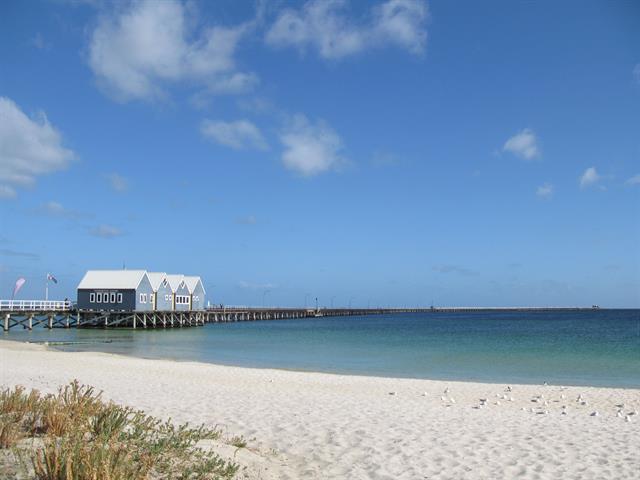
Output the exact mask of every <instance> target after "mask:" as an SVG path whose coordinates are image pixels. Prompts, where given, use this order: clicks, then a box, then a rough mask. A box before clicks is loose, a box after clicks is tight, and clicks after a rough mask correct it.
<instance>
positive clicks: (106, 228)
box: [89, 225, 122, 238]
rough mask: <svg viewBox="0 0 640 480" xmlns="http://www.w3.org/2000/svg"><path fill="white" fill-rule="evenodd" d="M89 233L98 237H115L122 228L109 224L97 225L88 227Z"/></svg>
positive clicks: (119, 233) (119, 234) (120, 233)
mask: <svg viewBox="0 0 640 480" xmlns="http://www.w3.org/2000/svg"><path fill="white" fill-rule="evenodd" d="M89 234H90V235H93V236H94V237H100V238H115V237H119V236H121V235H122V230H120V229H119V228H117V227H113V226H111V225H98V226H97V227H93V228H90V229H89Z"/></svg>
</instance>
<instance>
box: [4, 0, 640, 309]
mask: <svg viewBox="0 0 640 480" xmlns="http://www.w3.org/2000/svg"><path fill="white" fill-rule="evenodd" d="M0 226H1V228H0V298H10V296H11V293H12V290H13V286H14V284H15V282H16V279H18V278H20V277H23V278H25V279H26V283H25V285H24V287H23V288H22V290H21V291H20V292H19V293H18V295H17V298H20V299H41V298H43V297H44V289H45V283H46V276H47V273H51V274H53V275H54V276H55V277H56V279H57V280H58V283H57V284H51V285H50V297H51V298H60V299H61V298H64V297H68V298H75V288H76V286H77V284H78V282H79V281H80V279H81V278H82V275H83V274H84V272H85V271H86V270H88V269H121V268H128V269H146V270H149V271H163V272H169V273H184V274H192V275H200V276H202V277H203V282H204V285H205V288H206V289H207V294H208V297H207V298H208V300H209V301H211V302H212V303H213V302H215V303H225V304H228V305H270V306H274V305H278V306H300V305H304V304H308V305H313V304H314V303H315V298H316V297H317V298H318V302H319V304H320V305H326V306H331V305H333V306H348V305H351V306H361V307H366V306H370V307H376V306H429V305H439V306H468V305H475V306H591V305H592V304H598V305H600V306H602V307H621V308H634V307H635V308H638V307H640V4H638V2H632V1H621V2H609V1H600V2H595V1H566V2H553V1H540V2H523V1H506V0H505V1H495V2H476V1H456V2H450V1H445V0H438V1H435V0H434V1H429V2H425V1H421V0H376V1H370V2H364V1H355V2H347V1H341V0H327V1H324V2H321V1H313V0H312V1H307V2H284V1H278V0H265V1H256V2H249V1H248V2H236V1H231V0H220V1H217V2H205V1H186V2H185V1H179V0H163V1H159V0H157V1H144V0H141V1H119V2H102V1H99V0H95V1H82V0H67V1H64V0H49V1H43V2H38V1H37V0H34V1H32V2H22V1H18V0H6V1H3V2H0Z"/></svg>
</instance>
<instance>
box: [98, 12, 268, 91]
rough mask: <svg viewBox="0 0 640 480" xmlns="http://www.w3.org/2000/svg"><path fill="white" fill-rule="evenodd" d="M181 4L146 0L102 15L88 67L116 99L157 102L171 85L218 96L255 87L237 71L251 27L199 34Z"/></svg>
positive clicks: (219, 28)
mask: <svg viewBox="0 0 640 480" xmlns="http://www.w3.org/2000/svg"><path fill="white" fill-rule="evenodd" d="M194 25H195V22H194V19H193V18H191V17H190V16H189V15H188V9H187V8H186V7H185V6H184V5H183V4H182V3H181V2H180V1H179V0H165V1H161V2H158V1H153V0H141V1H137V2H132V3H131V4H130V5H128V6H127V7H126V8H116V9H115V12H114V13H112V14H105V15H103V16H102V17H101V18H100V20H99V22H98V25H97V26H96V28H95V30H94V31H93V33H92V36H91V43H90V46H89V65H90V67H91V69H92V70H93V72H94V74H95V75H96V77H97V79H98V82H99V84H100V85H101V86H103V87H104V88H105V89H106V90H107V91H108V92H109V93H111V94H112V95H113V96H114V97H115V98H116V99H118V100H121V101H127V100H132V99H144V100H153V99H157V98H162V97H164V96H166V90H165V88H166V87H167V86H168V85H170V84H176V83H178V82H185V83H189V84H192V85H193V84H195V85H197V86H199V87H201V88H203V89H205V90H207V91H210V92H211V93H213V94H217V93H239V92H242V91H245V90H246V89H249V88H251V87H252V86H253V85H255V82H256V81H257V77H255V75H253V74H252V73H244V72H239V71H237V68H236V63H235V60H234V54H235V51H236V47H237V44H238V42H239V41H240V39H241V38H242V37H243V36H244V35H245V34H246V32H247V31H248V25H246V24H245V25H240V26H235V27H222V26H214V27H209V28H206V29H202V31H195V29H194V28H193V26H194Z"/></svg>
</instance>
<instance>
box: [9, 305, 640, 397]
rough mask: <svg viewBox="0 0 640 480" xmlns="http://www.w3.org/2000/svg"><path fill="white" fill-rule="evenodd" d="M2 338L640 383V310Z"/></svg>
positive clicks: (308, 366) (389, 373) (40, 331)
mask: <svg viewBox="0 0 640 480" xmlns="http://www.w3.org/2000/svg"><path fill="white" fill-rule="evenodd" d="M2 338H5V339H7V340H18V341H33V342H45V341H47V342H63V343H62V344H59V345H55V346H54V348H57V349H60V350H65V351H101V352H110V353H118V354H124V355H132V356H136V357H144V358H164V359H173V360H179V361H198V362H210V363H217V364H223V365H237V366H244V367H255V368H279V369H287V370H300V371H317V372H328V373H340V374H351V375H374V376H385V377H406V378H427V379H437V380H462V381H479V382H493V383H543V382H548V383H549V384H559V385H585V386H602V387H633V388H640V310H606V309H602V310H594V311H547V312H544V311H535V312H500V311H494V312H473V313H433V312H428V313H422V314H395V315H371V316H357V317H326V318H309V319H296V320H277V321H263V322H240V323H219V324H209V325H207V326H204V327H196V328H183V329H167V330H136V331H132V330H124V329H113V330H111V329H110V330H93V329H92V330H89V329H81V330H76V329H70V330H64V329H54V330H51V331H48V330H47V329H46V328H40V327H37V328H34V330H33V331H32V332H29V331H27V330H18V329H12V330H11V331H10V332H9V333H5V334H4V335H3V337H2ZM64 342H70V343H64Z"/></svg>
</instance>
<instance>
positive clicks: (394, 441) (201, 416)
mask: <svg viewBox="0 0 640 480" xmlns="http://www.w3.org/2000/svg"><path fill="white" fill-rule="evenodd" d="M0 360H1V361H2V374H1V375H0V384H1V385H2V386H3V387H8V386H14V385H17V384H21V385H23V386H25V387H26V388H37V389H39V390H41V391H43V392H52V391H55V390H56V389H57V388H58V387H59V386H60V385H63V384H65V383H68V381H70V380H72V379H78V380H79V381H80V382H81V383H85V384H88V385H92V386H94V387H95V388H96V389H98V390H101V391H103V392H104V395H105V398H108V399H111V400H114V401H116V402H118V403H122V404H126V405H130V406H132V407H135V408H138V409H143V410H145V411H146V412H147V413H150V414H152V415H155V416H158V417H160V418H165V419H166V418H172V419H173V420H174V421H176V422H178V423H183V422H190V423H191V424H199V423H205V424H206V425H208V426H212V427H213V426H218V427H220V428H222V429H223V430H225V431H226V432H229V435H242V436H244V437H245V438H246V439H247V440H248V444H249V445H248V448H246V449H242V450H240V451H236V450H235V449H233V448H230V447H229V446H228V445H227V446H218V447H217V448H219V449H220V451H223V452H225V453H226V455H229V456H230V458H235V459H236V461H237V462H238V463H240V464H241V465H242V466H244V467H246V469H245V470H243V473H242V474H241V475H240V476H239V477H238V478H247V479H256V480H257V479H271V478H273V479H275V478H284V479H297V478H303V477H304V478H318V479H321V478H322V479H324V478H355V479H369V478H376V479H378V478H379V479H387V478H400V479H413V478H424V477H428V478H442V479H444V478H509V477H514V476H521V477H522V478H531V479H534V478H540V479H547V478H549V479H550V478H557V477H558V476H560V477H561V478H576V479H577V478H637V472H638V471H640V459H638V455H637V452H635V447H636V446H637V445H638V444H639V443H640V428H639V427H638V422H640V416H638V415H633V414H632V413H633V412H634V411H637V410H640V389H622V388H602V387H570V386H567V387H559V386H553V385H548V386H542V385H529V384H511V385H510V387H511V391H507V386H506V385H505V384H499V383H496V384H493V383H491V384H489V383H477V382H460V381H440V380H424V379H405V378H393V377H370V376H357V375H341V374H333V373H310V372H299V371H288V370H277V369H262V368H247V367H233V366H224V365H216V364H210V363H200V362H194V361H185V362H181V361H172V360H158V359H141V358H138V357H130V356H125V355H119V354H113V353H105V352H64V351H59V350H54V349H49V348H47V347H45V346H44V345H39V344H28V343H23V342H16V341H11V340H0ZM578 396H581V397H582V398H584V399H585V403H587V404H586V405H582V404H580V403H578V402H576V400H577V398H578ZM480 399H486V400H487V401H486V402H485V405H484V406H482V405H481V403H482V402H480ZM545 402H546V403H545ZM622 404H624V407H623V409H624V414H625V416H627V414H628V413H631V414H632V415H630V416H629V420H628V421H627V420H625V417H619V416H617V411H618V410H620V407H618V405H622ZM563 407H567V409H566V411H567V414H564V415H563V414H562V411H563ZM596 411H597V412H598V414H597V415H593V416H592V414H593V413H594V412H596ZM545 412H546V413H545ZM578 458H579V459H580V461H577V459H578Z"/></svg>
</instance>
